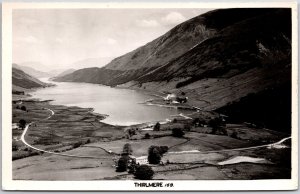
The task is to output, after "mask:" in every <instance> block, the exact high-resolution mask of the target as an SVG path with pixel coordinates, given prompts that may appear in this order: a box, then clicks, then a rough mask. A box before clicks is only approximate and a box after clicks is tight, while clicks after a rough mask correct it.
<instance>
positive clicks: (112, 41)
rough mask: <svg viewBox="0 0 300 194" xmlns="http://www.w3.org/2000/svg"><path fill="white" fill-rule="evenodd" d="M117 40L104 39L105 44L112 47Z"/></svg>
mask: <svg viewBox="0 0 300 194" xmlns="http://www.w3.org/2000/svg"><path fill="white" fill-rule="evenodd" d="M117 42H118V41H117V40H115V39H113V38H107V39H106V43H107V44H110V45H114V44H117Z"/></svg>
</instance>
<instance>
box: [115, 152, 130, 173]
mask: <svg viewBox="0 0 300 194" xmlns="http://www.w3.org/2000/svg"><path fill="white" fill-rule="evenodd" d="M127 167H128V156H122V157H121V158H120V159H119V160H118V165H117V168H116V172H125V171H126V170H127Z"/></svg>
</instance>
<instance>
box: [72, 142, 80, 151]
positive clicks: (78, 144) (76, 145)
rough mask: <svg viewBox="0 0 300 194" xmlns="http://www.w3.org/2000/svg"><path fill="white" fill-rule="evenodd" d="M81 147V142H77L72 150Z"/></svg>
mask: <svg viewBox="0 0 300 194" xmlns="http://www.w3.org/2000/svg"><path fill="white" fill-rule="evenodd" d="M81 145H82V142H81V141H78V142H76V143H74V144H73V149H74V148H78V147H80V146H81Z"/></svg>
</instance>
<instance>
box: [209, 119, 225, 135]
mask: <svg viewBox="0 0 300 194" xmlns="http://www.w3.org/2000/svg"><path fill="white" fill-rule="evenodd" d="M208 125H209V126H210V127H211V128H212V132H211V133H212V134H220V135H227V131H226V129H225V122H224V121H223V119H222V118H221V117H216V118H214V119H211V120H210V121H209V122H208Z"/></svg>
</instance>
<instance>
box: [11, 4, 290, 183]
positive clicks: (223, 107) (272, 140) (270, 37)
mask: <svg viewBox="0 0 300 194" xmlns="http://www.w3.org/2000/svg"><path fill="white" fill-rule="evenodd" d="M291 41H292V37H291V10H290V9H287V8H253V9H252V8H251V9H250V8H247V9H218V10H213V11H208V12H206V13H204V14H202V15H199V16H196V17H193V18H191V19H188V20H186V21H184V22H181V23H180V24H178V25H176V26H175V27H173V28H171V29H170V30H169V31H167V32H165V33H164V34H163V35H161V36H159V37H157V38H156V39H153V40H152V41H150V42H148V43H146V44H145V45H143V46H140V47H138V48H136V49H135V50H132V51H130V52H127V53H126V54H123V55H121V56H119V57H117V58H114V59H111V58H109V57H108V58H105V60H104V61H105V62H107V61H110V62H108V63H107V64H106V65H105V66H103V65H100V62H101V61H102V62H103V60H100V59H103V57H102V58H89V59H86V60H81V61H78V62H77V63H72V64H74V68H73V67H72V68H70V69H66V70H65V71H60V72H59V73H56V74H55V76H52V77H51V79H48V78H47V79H45V76H47V75H48V76H49V73H48V74H45V72H41V71H38V70H34V69H29V68H28V67H27V68H25V67H23V66H21V65H17V64H13V69H12V70H13V71H12V72H13V74H12V86H13V87H12V93H13V98H12V126H13V127H12V160H13V162H12V166H13V170H12V174H13V179H14V180H136V179H140V180H150V179H154V180H253V179H290V178H291V150H292V148H291V144H292V143H291V142H292V134H291V133H292V130H291V93H292V91H291V69H292V64H291V55H292V50H291ZM110 43H111V44H117V42H116V40H115V41H113V40H112V39H110ZM102 62H101V64H102ZM75 64H76V67H78V66H79V65H82V67H88V68H81V69H75ZM90 64H99V65H95V67H89V66H90ZM26 71H27V72H26ZM35 75H39V76H43V77H44V78H42V79H40V80H39V79H37V78H35Z"/></svg>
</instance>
